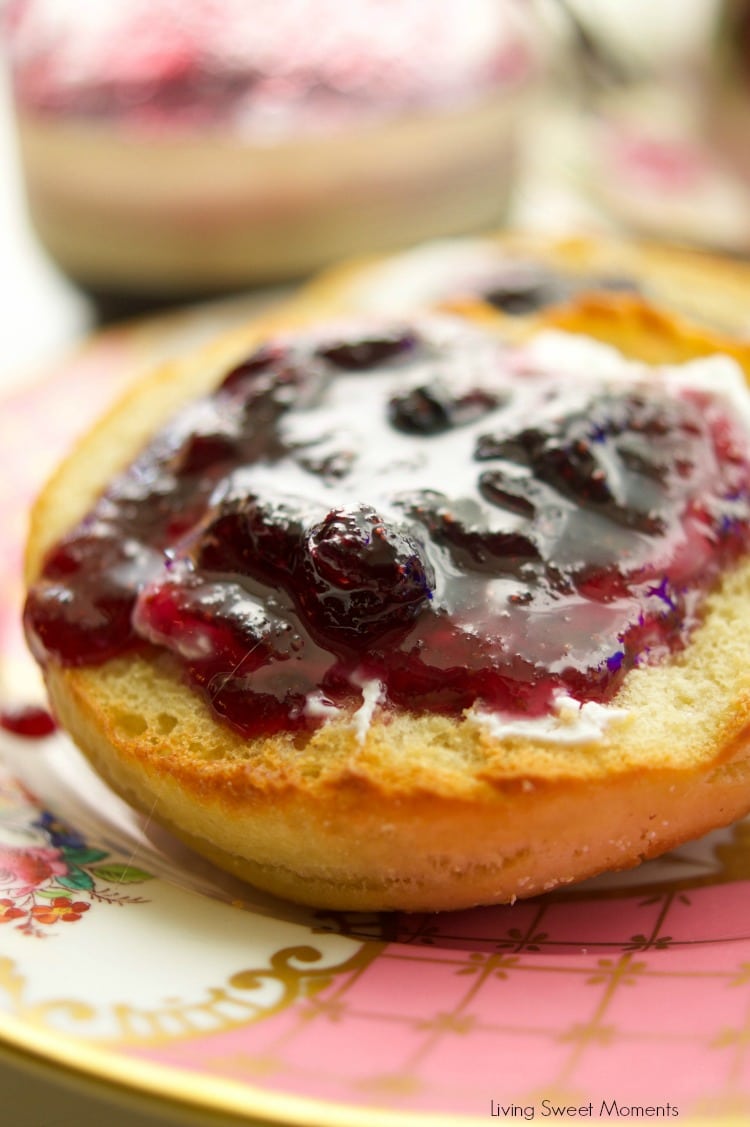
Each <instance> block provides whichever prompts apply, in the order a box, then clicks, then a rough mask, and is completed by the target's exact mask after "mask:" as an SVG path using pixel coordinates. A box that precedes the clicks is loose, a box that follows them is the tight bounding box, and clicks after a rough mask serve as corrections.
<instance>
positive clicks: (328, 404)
mask: <svg viewBox="0 0 750 1127" xmlns="http://www.w3.org/2000/svg"><path fill="white" fill-rule="evenodd" d="M573 339H574V338H562V337H561V338H560V340H561V342H562V344H561V347H565V346H566V345H565V341H567V342H568V345H567V347H569V346H570V341H571V340H573ZM576 347H577V348H578V349H579V351H580V375H577V376H576V378H575V379H572V378H570V377H569V376H566V375H564V374H562V373H563V372H564V371H565V370H566V369H565V367H564V365H562V366H558V365H556V364H555V363H551V362H550V361H549V359H548V357H549V354H550V353H549V349H548V350H547V353H546V354H544V355H543V353H542V352H539V351H538V350H536V351H535V345H534V344H533V343H532V345H530V346H526V347H523V348H520V349H509V348H507V346H505V345H503V344H502V343H501V342H500V341H498V340H497V339H496V338H495V337H494V336H492V335H490V334H488V333H485V332H483V331H480V330H478V329H475V328H469V327H467V326H465V325H463V324H459V323H458V322H454V321H452V320H450V319H448V318H445V319H441V318H432V319H431V318H426V319H424V321H422V322H420V323H419V325H418V326H416V327H414V326H410V327H408V328H403V327H399V326H396V327H389V328H387V329H382V328H380V329H378V330H377V331H374V332H371V333H363V332H362V331H361V330H360V331H357V332H352V334H351V335H350V336H346V335H341V334H340V333H337V334H335V335H334V334H333V333H332V334H331V336H330V337H328V338H326V339H323V338H314V339H313V338H310V337H303V338H289V339H281V340H278V341H275V342H272V343H270V344H268V345H266V346H265V347H263V348H261V349H259V350H258V351H256V352H255V353H254V354H253V355H251V356H249V357H248V358H247V359H246V360H245V361H244V362H243V363H241V364H239V365H238V366H237V367H236V368H235V369H234V370H233V371H231V372H229V373H228V375H227V376H226V378H225V379H224V381H223V383H222V384H221V386H220V387H219V388H218V389H217V390H216V391H215V392H214V393H213V394H212V395H209V396H207V397H205V398H203V399H201V400H199V401H197V402H194V403H192V404H190V405H189V406H186V407H185V408H183V409H182V410H181V411H180V412H179V413H178V414H177V415H176V416H175V418H174V419H173V420H172V421H171V423H170V424H169V425H167V426H166V427H164V428H163V429H162V430H161V431H160V432H159V433H158V434H157V435H156V436H155V438H154V439H153V440H152V441H151V443H150V444H149V445H148V446H147V447H146V448H145V449H144V450H143V451H142V452H141V454H140V455H139V456H138V457H137V459H136V460H135V461H134V462H133V463H132V465H131V466H130V467H129V468H128V469H126V470H125V471H124V472H123V473H122V474H121V475H120V476H119V477H117V478H116V479H115V480H114V481H113V483H112V484H111V485H110V486H109V488H108V489H107V490H106V492H105V493H103V495H102V496H101V498H100V499H99V501H98V502H97V504H96V505H95V506H94V508H93V509H92V510H91V512H90V513H89V514H88V515H87V516H86V517H85V518H84V519H83V520H82V521H81V522H80V524H79V525H78V526H77V527H76V528H74V529H73V530H72V531H71V532H70V533H69V534H68V535H67V536H66V537H65V539H64V540H62V541H61V542H60V543H58V544H57V545H56V546H54V547H53V548H52V550H51V551H50V552H49V554H48V556H47V559H46V562H45V565H44V568H43V572H42V575H41V577H40V578H39V580H38V582H37V583H36V584H35V585H34V586H33V588H32V589H31V591H30V593H29V596H28V601H27V606H26V615H25V618H26V627H27V633H28V636H29V640H30V643H31V646H32V648H33V650H34V652H35V653H36V655H37V657H38V658H39V659H40V660H42V661H43V662H59V663H61V664H63V665H67V666H85V665H91V664H97V663H101V662H104V661H106V660H107V659H109V658H112V657H116V656H118V655H121V654H125V653H132V652H145V653H151V654H153V653H155V652H162V653H163V652H164V651H166V652H167V653H169V654H170V655H171V660H172V661H173V662H177V663H179V666H180V667H181V669H182V671H183V675H184V676H185V677H186V679H187V680H188V681H189V683H190V684H191V685H192V686H193V687H194V688H195V689H196V690H197V691H199V692H201V693H202V694H203V695H204V697H205V700H206V702H207V703H208V705H209V706H210V708H211V709H213V711H214V713H215V714H217V715H218V716H221V717H223V718H224V719H225V720H226V721H227V722H228V723H229V724H231V725H232V726H233V727H234V728H235V729H237V730H239V731H240V732H242V733H244V734H246V735H248V736H263V735H268V734H272V733H274V732H277V731H289V730H291V731H294V730H305V729H312V728H314V727H316V726H317V725H319V724H321V723H322V722H323V721H324V720H325V719H326V718H327V717H330V716H335V715H336V712H337V710H339V709H345V710H349V711H351V710H353V709H356V708H358V707H359V706H360V705H361V704H362V702H363V699H364V698H367V699H370V700H372V699H373V695H374V696H375V697H376V698H377V699H378V701H379V702H380V704H381V705H382V707H383V708H386V709H387V708H388V707H389V706H400V707H402V708H406V709H411V710H413V711H417V712H425V711H438V712H442V713H447V714H453V715H458V714H460V713H461V712H462V711H463V710H464V709H467V708H470V707H471V706H472V705H475V704H476V705H478V706H479V707H481V708H482V709H485V710H490V711H495V712H499V713H503V714H510V715H515V716H518V715H526V716H534V715H541V714H544V713H545V712H547V711H548V710H549V709H550V708H551V707H552V701H553V698H554V696H555V694H556V693H558V692H560V691H563V692H566V693H570V694H572V695H573V696H575V697H576V698H577V699H579V700H581V701H585V700H597V701H606V700H607V699H609V698H611V696H612V695H613V694H614V693H615V692H616V690H617V688H618V686H619V685H620V683H621V681H622V678H623V677H624V676H625V674H626V672H627V671H628V670H629V669H632V668H633V667H634V666H636V665H638V664H642V663H647V662H653V661H657V660H660V659H662V658H663V657H664V656H666V655H667V654H669V653H670V652H674V651H675V650H677V649H679V648H680V647H681V646H683V645H684V644H685V642H686V640H687V639H688V637H689V634H690V631H691V630H692V629H693V628H694V627H695V625H696V624H697V623H698V622H699V620H700V614H701V606H702V603H703V601H704V598H705V595H706V593H707V592H708V591H709V590H710V589H711V588H712V587H713V585H714V584H715V583H716V581H717V580H718V577H719V575H720V573H721V571H722V570H723V569H724V568H725V567H727V566H728V565H730V564H731V563H732V562H733V561H734V560H735V559H737V558H738V557H739V556H740V554H741V553H743V552H745V551H746V550H747V547H748V540H749V539H750V534H749V531H748V530H749V528H750V521H749V518H750V466H749V465H748V454H747V448H748V439H747V434H746V431H745V430H744V429H743V426H742V425H741V423H740V422H739V421H738V420H737V419H736V418H735V416H736V415H737V414H738V412H736V411H735V410H734V409H733V407H732V406H730V405H728V402H727V401H725V400H724V399H723V398H722V397H721V396H719V395H714V394H712V393H711V392H709V391H708V390H704V389H703V383H701V382H700V381H696V379H695V378H692V379H689V378H686V379H681V377H680V376H679V374H677V373H676V370H664V371H663V372H660V371H659V370H655V371H654V370H646V369H645V368H641V367H640V366H638V365H633V364H628V363H627V362H626V361H624V360H621V359H620V358H617V359H616V363H615V364H614V369H613V364H612V356H613V354H612V353H611V352H610V351H609V350H607V349H604V348H603V346H599V345H596V344H594V343H593V342H586V341H583V342H580V341H579V342H578V344H577V345H576ZM605 354H606V355H605ZM545 355H546V356H547V359H545ZM553 355H554V352H553ZM727 363H729V362H728V361H727ZM704 383H706V384H707V385H710V380H707V381H704Z"/></svg>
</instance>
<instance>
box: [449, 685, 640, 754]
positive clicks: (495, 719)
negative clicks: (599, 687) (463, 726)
mask: <svg viewBox="0 0 750 1127" xmlns="http://www.w3.org/2000/svg"><path fill="white" fill-rule="evenodd" d="M464 715H465V717H466V719H467V720H469V721H472V722H474V723H476V724H478V725H479V726H480V727H481V728H482V729H483V730H484V731H485V732H486V733H487V735H489V736H491V737H492V739H494V740H504V739H511V738H513V737H519V736H520V737H522V738H525V739H531V740H535V741H537V742H539V743H547V744H566V745H573V744H586V743H598V742H599V741H600V740H601V738H602V736H603V735H604V733H605V732H606V731H607V729H608V728H609V726H610V724H612V723H613V722H620V721H622V720H624V719H625V718H626V717H627V716H628V715H629V713H628V710H627V709H625V708H613V707H610V706H609V705H604V704H597V702H596V701H593V700H590V701H586V703H585V704H583V703H581V701H578V700H576V699H575V697H570V696H567V694H565V693H560V694H558V695H557V696H556V697H555V699H554V702H553V712H552V713H551V714H550V715H548V716H534V717H530V718H529V719H527V720H524V719H519V718H517V717H508V716H503V715H502V714H501V713H497V712H484V711H482V709H481V708H478V707H477V706H476V705H475V706H474V707H473V708H470V709H469V710H468V711H467V712H466V713H465V714H464Z"/></svg>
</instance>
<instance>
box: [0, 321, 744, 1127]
mask: <svg viewBox="0 0 750 1127" xmlns="http://www.w3.org/2000/svg"><path fill="white" fill-rule="evenodd" d="M139 347H140V345H138V344H137V335H136V331H135V330H130V331H127V332H120V333H117V334H111V335H109V336H104V337H102V338H100V339H99V340H98V341H96V342H94V343H93V344H92V345H91V346H90V347H89V348H88V349H87V350H86V351H85V352H83V353H82V354H80V355H79V356H78V357H76V358H74V359H73V360H72V361H71V362H70V363H69V364H67V365H63V366H62V368H61V370H60V371H58V372H56V373H54V375H53V376H52V377H51V378H50V379H49V380H47V381H46V382H45V383H44V384H42V385H39V386H38V387H35V388H32V389H30V390H29V391H28V392H24V393H22V394H20V395H16V396H15V397H14V398H13V399H10V400H6V401H5V403H4V406H3V410H2V414H1V415H0V448H1V449H2V450H3V451H4V457H5V458H6V466H5V473H4V474H3V475H0V481H1V482H2V489H3V492H2V495H1V497H0V505H1V511H0V536H2V552H0V562H1V566H2V568H3V569H4V571H3V575H2V601H1V602H0V628H1V629H2V650H3V657H2V665H0V673H3V674H7V675H8V676H7V679H6V681H4V682H3V683H7V684H11V683H12V684H17V683H18V680H17V678H15V677H14V670H17V667H18V665H19V663H23V662H25V661H26V660H27V659H26V658H25V656H24V655H23V652H22V642H21V639H20V634H19V632H18V628H17V617H18V613H19V607H20V595H21V586H20V579H19V570H18V569H19V561H20V554H21V541H22V538H23V530H24V527H25V519H26V518H25V514H26V511H27V507H28V501H29V497H30V496H31V494H32V493H33V492H34V491H35V489H36V488H37V487H38V484H39V482H40V480H41V478H42V477H43V476H44V474H45V473H46V472H47V470H48V469H49V466H50V465H51V464H52V463H53V462H54V460H55V459H56V458H57V456H58V455H59V453H60V452H61V451H62V450H63V449H64V448H65V447H66V446H67V445H68V443H69V441H70V438H71V435H72V434H73V433H74V432H75V431H76V430H78V429H79V428H80V427H81V426H83V425H84V424H85V423H86V422H87V420H88V418H89V417H90V416H91V415H93V414H95V413H96V412H97V411H98V410H99V409H100V408H101V407H102V406H103V404H104V402H105V401H106V400H107V399H108V398H110V397H111V395H112V394H113V392H114V391H115V389H116V388H118V387H119V386H120V385H121V384H122V382H123V380H124V378H125V374H126V373H127V372H128V371H129V370H130V368H131V367H132V366H133V362H134V360H135V358H136V353H137V349H138V348H139ZM0 751H2V754H3V758H4V762H2V761H0V1035H2V1037H3V1038H4V1039H5V1040H6V1041H7V1042H9V1043H10V1044H12V1045H14V1046H15V1047H16V1048H21V1049H23V1050H24V1051H27V1052H30V1053H33V1054H35V1055H36V1056H38V1057H43V1058H45V1059H47V1060H49V1061H53V1062H56V1063H64V1064H67V1065H70V1066H71V1067H74V1068H77V1069H78V1070H79V1071H80V1072H81V1073H88V1074H92V1075H97V1076H99V1077H100V1078H101V1077H103V1076H104V1077H109V1078H110V1080H111V1081H112V1083H116V1084H118V1085H120V1086H125V1087H130V1088H135V1089H138V1090H139V1091H141V1092H152V1093H154V1092H158V1093H161V1094H162V1095H166V1096H167V1097H169V1098H170V1099H171V1100H173V1101H175V1103H181V1104H183V1105H192V1106H200V1107H210V1108H213V1109H221V1110H223V1111H224V1112H225V1113H226V1114H228V1115H230V1116H237V1117H239V1118H242V1119H243V1120H244V1121H245V1122H247V1121H248V1118H252V1117H253V1116H259V1117H265V1119H266V1120H279V1121H284V1122H292V1123H305V1124H307V1123H309V1124H314V1123H315V1124H334V1123H335V1124H357V1123H361V1124H380V1123H388V1122H391V1121H393V1122H396V1121H398V1122H402V1121H407V1122H408V1121H411V1120H412V1118H414V1121H415V1122H419V1123H426V1122H430V1123H432V1122H435V1121H436V1120H437V1118H438V1117H442V1116H445V1117H447V1120H446V1121H450V1122H462V1121H464V1120H465V1121H467V1122H469V1123H471V1122H474V1123H477V1124H478V1123H481V1122H486V1121H488V1120H490V1121H493V1120H494V1121H499V1120H505V1119H510V1120H519V1119H521V1120H522V1119H530V1118H532V1113H533V1117H534V1118H537V1119H545V1118H546V1119H550V1120H552V1121H554V1120H555V1119H562V1120H563V1121H569V1120H570V1119H577V1118H584V1117H585V1118H593V1119H596V1118H600V1119H603V1120H617V1119H622V1118H626V1119H627V1118H629V1119H632V1118H640V1117H644V1116H645V1117H648V1118H654V1117H658V1118H666V1119H672V1120H674V1119H677V1118H679V1120H680V1122H686V1121H688V1122H689V1121H691V1120H692V1119H694V1118H697V1117H700V1116H706V1117H708V1118H709V1119H710V1120H712V1121H715V1120H716V1119H718V1118H719V1117H729V1116H737V1117H738V1118H739V1119H740V1121H742V1120H745V1121H746V1120H747V1117H748V1116H750V895H748V894H749V893H750V827H748V825H747V824H740V825H738V826H735V827H733V828H731V829H729V830H726V831H719V832H717V833H715V834H713V835H711V836H710V837H708V838H705V839H703V841H701V842H698V843H694V844H692V845H690V846H686V847H684V848H683V849H682V850H680V851H679V852H677V853H676V854H673V855H670V856H669V857H667V858H665V859H663V860H661V861H657V862H652V863H650V864H648V865H645V866H643V867H642V868H641V869H640V870H637V871H635V872H632V873H627V874H621V875H619V876H612V877H609V878H606V879H605V878H603V879H601V880H599V881H595V882H589V883H588V884H585V885H582V886H580V887H578V888H573V889H570V890H568V891H567V892H566V893H565V894H558V895H555V896H550V897H548V898H541V899H537V900H534V901H529V902H525V903H520V902H519V903H517V904H516V905H514V906H513V907H500V908H490V909H484V910H474V911H466V912H458V913H446V914H442V915H428V914H419V915H415V916H391V915H377V914H371V915H356V914H348V913H335V912H317V913H316V912H306V911H302V910H298V909H294V908H292V907H290V906H289V905H285V904H282V903H280V902H276V901H274V900H272V899H271V898H270V897H264V896H260V895H259V894H256V893H254V892H253V890H251V889H248V888H245V887H244V886H241V885H239V884H237V883H236V882H233V881H231V880H229V878H226V877H223V876H221V875H220V874H217V873H215V872H214V871H213V870H211V869H210V867H208V866H207V865H206V864H205V863H204V862H200V861H198V860H197V859H195V858H192V857H191V855H190V854H188V853H187V852H186V851H185V850H184V848H182V847H180V846H178V845H176V844H175V843H174V842H172V841H171V840H170V839H169V838H168V836H167V835H165V834H163V833H161V832H160V831H158V830H156V829H155V828H154V827H152V826H150V825H149V824H148V821H147V820H144V819H140V818H138V816H136V815H134V814H131V813H130V812H128V811H127V809H126V808H124V807H123V806H122V804H121V803H119V801H118V800H117V799H115V798H114V797H112V796H109V795H108V794H107V792H106V791H105V790H104V789H103V787H101V784H99V783H98V781H97V780H95V779H94V778H93V776H91V775H90V774H89V773H88V768H87V767H86V766H85V765H84V764H83V763H82V761H81V760H80V759H79V758H78V756H77V753H76V752H75V751H74V749H72V748H71V747H70V745H68V743H67V741H66V740H65V738H64V737H61V736H55V737H52V738H49V739H46V740H41V741H22V740H20V739H17V738H12V737H6V738H5V739H4V742H3V744H2V747H1V748H0ZM139 952H140V953H141V954H139ZM144 960H145V961H144ZM102 967H103V968H104V969H106V968H109V969H110V970H111V968H113V967H117V970H118V974H117V975H112V974H109V976H108V977H105V975H104V969H102ZM97 976H99V977H97ZM563 1107H565V1108H574V1109H577V1113H576V1115H575V1116H574V1115H573V1113H572V1112H571V1111H566V1112H560V1113H559V1114H557V1115H555V1114H554V1109H555V1108H558V1109H560V1108H563ZM646 1108H657V1109H658V1111H654V1112H650V1113H649V1112H647V1111H645V1110H638V1109H646Z"/></svg>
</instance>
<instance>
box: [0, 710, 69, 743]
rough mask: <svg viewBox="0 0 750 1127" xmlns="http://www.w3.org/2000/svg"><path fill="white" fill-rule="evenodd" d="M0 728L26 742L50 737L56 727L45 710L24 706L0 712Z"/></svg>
mask: <svg viewBox="0 0 750 1127" xmlns="http://www.w3.org/2000/svg"><path fill="white" fill-rule="evenodd" d="M0 728H2V729H3V731H5V732H10V733H11V734H12V735H14V736H22V737H23V738H24V739H27V740H41V739H44V737H45V736H51V735H52V733H53V732H54V731H55V729H56V728H57V725H56V724H55V721H54V719H53V718H52V717H51V716H50V714H49V712H47V709H46V708H40V707H39V705H36V704H24V705H15V706H10V707H7V708H3V709H2V710H0Z"/></svg>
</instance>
